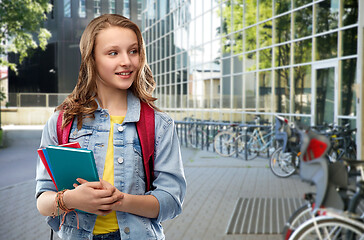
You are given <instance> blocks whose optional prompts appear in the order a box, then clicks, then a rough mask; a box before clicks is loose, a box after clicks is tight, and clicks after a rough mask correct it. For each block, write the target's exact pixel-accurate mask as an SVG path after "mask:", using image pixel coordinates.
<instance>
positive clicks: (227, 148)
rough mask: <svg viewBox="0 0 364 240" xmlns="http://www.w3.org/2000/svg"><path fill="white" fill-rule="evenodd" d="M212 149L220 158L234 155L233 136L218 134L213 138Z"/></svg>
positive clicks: (223, 133)
mask: <svg viewBox="0 0 364 240" xmlns="http://www.w3.org/2000/svg"><path fill="white" fill-rule="evenodd" d="M214 149H215V152H217V153H218V154H219V155H220V156H223V157H229V156H232V155H233V154H234V153H235V139H234V134H233V133H231V132H219V133H218V134H217V135H216V136H215V138H214Z"/></svg>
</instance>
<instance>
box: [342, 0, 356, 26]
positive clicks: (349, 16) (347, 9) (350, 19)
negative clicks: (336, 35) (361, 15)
mask: <svg viewBox="0 0 364 240" xmlns="http://www.w3.org/2000/svg"><path fill="white" fill-rule="evenodd" d="M342 4H343V14H342V20H343V26H347V25H351V24H355V23H358V11H359V6H358V0H345V1H343V3H342Z"/></svg>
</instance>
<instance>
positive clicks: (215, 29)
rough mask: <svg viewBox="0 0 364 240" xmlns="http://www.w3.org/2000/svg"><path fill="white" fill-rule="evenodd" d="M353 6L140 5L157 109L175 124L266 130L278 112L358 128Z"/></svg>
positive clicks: (282, 1) (250, 2)
mask: <svg viewBox="0 0 364 240" xmlns="http://www.w3.org/2000/svg"><path fill="white" fill-rule="evenodd" d="M360 4H362V3H359V0H324V1H322V0H229V1H223V0H179V1H177V0H175V1H173V0H170V1H167V0H158V1H157V0H144V1H143V2H142V30H143V36H144V39H145V42H146V49H147V58H148V63H149V65H150V67H151V69H152V71H153V73H154V77H155V80H156V82H157V88H156V92H155V96H156V97H157V98H158V103H157V104H158V106H160V107H161V108H162V109H163V110H165V111H167V112H169V113H170V114H171V115H172V116H173V117H174V118H175V119H176V120H182V119H184V118H187V117H188V118H190V117H192V118H197V119H201V120H206V121H208V120H217V121H229V122H246V121H251V120H252V119H253V118H254V117H255V116H256V115H259V116H260V117H261V118H263V119H266V120H268V121H271V122H272V121H273V118H274V115H275V114H280V115H283V116H286V117H288V118H290V119H291V120H301V121H302V122H304V123H307V124H310V125H320V124H323V123H337V124H344V123H346V122H350V123H351V124H352V126H353V127H355V126H356V124H357V121H358V110H357V109H358V106H357V104H358V103H357V102H358V101H357V98H358V94H360V93H359V92H360V87H359V85H360V84H359V82H361V81H360V80H359V79H358V72H359V70H358V65H359V63H360V64H362V62H363V60H362V59H361V58H362V54H358V46H359V44H358V43H359V42H360V41H361V42H363V39H362V34H361V35H360V34H359V32H358V30H359V26H360V24H359V13H360V11H359V5H360ZM361 8H362V7H361ZM360 71H361V70H360ZM360 76H362V73H360Z"/></svg>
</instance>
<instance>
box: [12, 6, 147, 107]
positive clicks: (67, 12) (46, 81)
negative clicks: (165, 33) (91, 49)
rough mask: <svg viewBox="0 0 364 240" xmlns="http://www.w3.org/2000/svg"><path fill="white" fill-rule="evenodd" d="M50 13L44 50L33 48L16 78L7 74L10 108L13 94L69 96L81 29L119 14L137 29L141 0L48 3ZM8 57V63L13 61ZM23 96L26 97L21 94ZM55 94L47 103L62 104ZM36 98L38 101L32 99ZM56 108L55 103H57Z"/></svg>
mask: <svg viewBox="0 0 364 240" xmlns="http://www.w3.org/2000/svg"><path fill="white" fill-rule="evenodd" d="M50 3H51V4H52V5H53V10H52V12H51V13H50V14H48V19H47V21H46V22H45V24H44V27H45V28H47V29H48V30H49V31H50V32H51V33H52V37H51V39H49V40H48V45H47V49H46V50H45V51H42V50H40V49H36V50H35V52H34V53H33V55H32V57H30V58H27V59H26V60H24V62H23V64H21V65H20V66H19V67H18V69H19V72H18V75H16V74H15V73H14V72H12V71H10V72H9V96H10V105H12V104H13V102H16V101H18V99H16V96H17V95H16V94H14V93H65V94H68V93H70V92H71V91H72V90H73V88H74V86H75V85H76V82H77V78H78V72H79V67H80V62H81V55H80V51H79V42H80V38H81V35H82V33H83V30H84V29H85V27H86V26H87V24H88V23H89V22H90V21H91V20H92V19H94V18H95V17H98V16H100V15H101V14H105V13H118V14H122V15H124V16H126V17H128V18H130V19H131V20H132V21H134V22H135V23H137V24H138V25H139V26H140V23H141V15H140V13H141V0H138V1H131V0H51V1H50ZM16 58H17V56H16V55H14V54H11V55H10V56H9V60H10V61H13V60H16ZM24 96H25V95H24ZM59 96H60V95H55V98H59V99H50V101H56V102H59V101H63V99H64V96H60V97H59ZM33 97H36V98H37V99H33ZM45 99H46V98H44V97H43V96H37V95H27V99H24V100H23V101H22V102H23V103H25V102H28V103H29V105H30V106H34V104H35V102H37V104H39V105H43V104H44V103H43V102H44V101H45ZM27 100H28V101H27ZM56 105H58V103H57V104H56Z"/></svg>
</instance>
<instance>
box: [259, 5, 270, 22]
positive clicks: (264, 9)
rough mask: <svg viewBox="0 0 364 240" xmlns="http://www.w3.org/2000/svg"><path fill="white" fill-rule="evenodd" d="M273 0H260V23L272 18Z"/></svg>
mask: <svg viewBox="0 0 364 240" xmlns="http://www.w3.org/2000/svg"><path fill="white" fill-rule="evenodd" d="M272 2H273V1H272V0H259V21H263V20H266V19H268V18H271V17H272V9H273V7H272Z"/></svg>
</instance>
